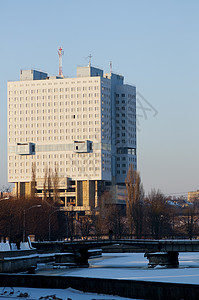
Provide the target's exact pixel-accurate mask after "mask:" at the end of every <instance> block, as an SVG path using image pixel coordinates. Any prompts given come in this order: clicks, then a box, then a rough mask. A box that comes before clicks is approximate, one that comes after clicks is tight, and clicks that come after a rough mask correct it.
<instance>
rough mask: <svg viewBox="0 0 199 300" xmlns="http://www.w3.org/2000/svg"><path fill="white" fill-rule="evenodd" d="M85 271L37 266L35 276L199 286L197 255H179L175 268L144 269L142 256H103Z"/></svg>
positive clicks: (132, 254) (130, 254)
mask: <svg viewBox="0 0 199 300" xmlns="http://www.w3.org/2000/svg"><path fill="white" fill-rule="evenodd" d="M89 263H90V266H89V268H70V269H68V268H67V269H66V268H61V269H52V267H50V265H49V267H48V268H44V269H43V267H44V266H42V265H41V266H40V268H39V270H38V271H37V274H51V275H62V276H82V277H95V278H114V279H126V280H133V279H134V280H144V281H145V280H147V281H159V282H160V281H161V282H176V283H193V284H199V253H197V252H191V253H188V252H186V253H180V254H179V263H180V264H179V268H175V269H174V268H165V267H160V266H157V267H156V268H154V269H149V268H148V267H147V264H148V260H147V258H146V257H144V254H143V253H107V254H103V256H102V257H100V258H96V259H92V260H90V261H89Z"/></svg>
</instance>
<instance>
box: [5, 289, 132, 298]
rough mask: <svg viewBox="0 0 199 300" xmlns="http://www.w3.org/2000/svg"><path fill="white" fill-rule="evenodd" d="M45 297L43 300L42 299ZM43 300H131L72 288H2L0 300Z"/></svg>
mask: <svg viewBox="0 0 199 300" xmlns="http://www.w3.org/2000/svg"><path fill="white" fill-rule="evenodd" d="M41 297H43V298H41ZM20 298H22V299H27V300H33V299H42V300H45V299H46V300H51V299H52V300H66V299H68V298H69V299H71V300H94V299H96V300H97V299H100V300H130V298H123V297H118V296H112V295H102V294H92V293H83V292H81V291H77V290H74V289H71V288H68V289H36V288H23V287H15V288H13V289H12V288H0V299H12V300H14V299H20ZM131 300H132V299H131Z"/></svg>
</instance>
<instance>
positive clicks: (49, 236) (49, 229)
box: [48, 209, 60, 241]
mask: <svg viewBox="0 0 199 300" xmlns="http://www.w3.org/2000/svg"><path fill="white" fill-rule="evenodd" d="M57 211H60V209H56V210H54V211H53V212H52V213H51V214H49V217H48V240H49V241H50V238H51V234H50V233H51V232H50V231H51V228H50V217H51V216H52V215H53V214H54V213H56V212H57Z"/></svg>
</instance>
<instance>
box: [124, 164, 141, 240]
mask: <svg viewBox="0 0 199 300" xmlns="http://www.w3.org/2000/svg"><path fill="white" fill-rule="evenodd" d="M125 184H126V190H127V196H126V212H127V218H128V222H129V229H130V235H131V237H132V235H133V231H134V230H133V229H134V228H135V234H136V237H137V238H140V237H141V236H142V225H143V224H142V221H143V203H144V189H143V185H142V183H141V178H140V174H139V172H137V171H136V170H134V168H133V165H130V167H129V170H128V173H127V177H126V179H125Z"/></svg>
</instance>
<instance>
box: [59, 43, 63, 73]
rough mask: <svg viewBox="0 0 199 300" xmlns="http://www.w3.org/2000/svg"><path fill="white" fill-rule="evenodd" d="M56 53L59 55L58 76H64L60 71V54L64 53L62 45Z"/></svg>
mask: <svg viewBox="0 0 199 300" xmlns="http://www.w3.org/2000/svg"><path fill="white" fill-rule="evenodd" d="M58 55H59V76H62V77H64V75H63V73H62V55H64V51H63V48H62V47H59V49H58Z"/></svg>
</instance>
